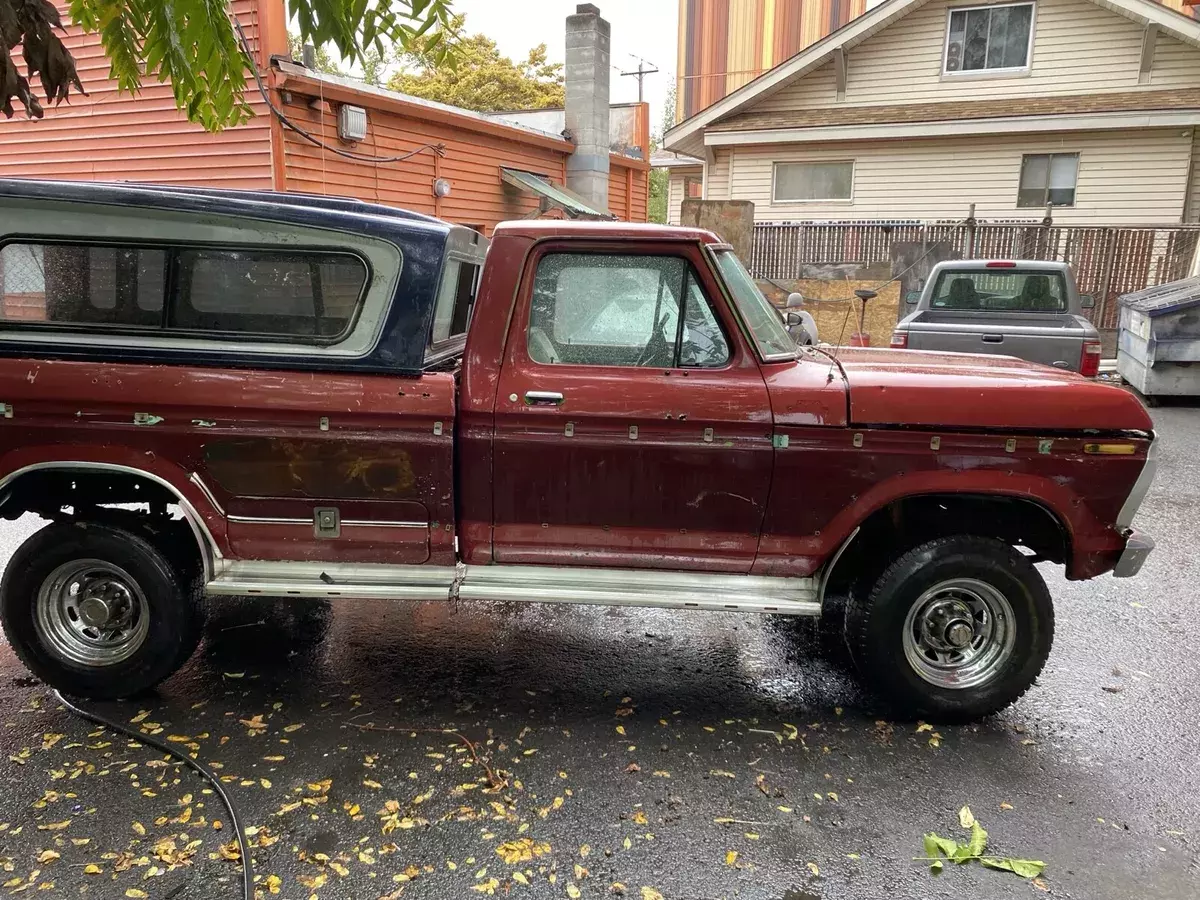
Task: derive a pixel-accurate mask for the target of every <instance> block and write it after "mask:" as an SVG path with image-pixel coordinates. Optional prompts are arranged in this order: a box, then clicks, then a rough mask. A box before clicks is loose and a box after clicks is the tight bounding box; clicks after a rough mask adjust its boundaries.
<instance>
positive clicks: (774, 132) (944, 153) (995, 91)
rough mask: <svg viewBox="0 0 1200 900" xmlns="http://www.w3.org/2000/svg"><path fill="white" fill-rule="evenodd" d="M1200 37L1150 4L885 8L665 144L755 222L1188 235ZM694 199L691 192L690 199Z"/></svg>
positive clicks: (716, 195)
mask: <svg viewBox="0 0 1200 900" xmlns="http://www.w3.org/2000/svg"><path fill="white" fill-rule="evenodd" d="M1197 126H1200V22H1197V21H1195V20H1193V19H1191V18H1188V17H1186V16H1183V15H1181V14H1179V13H1177V12H1174V11H1172V10H1170V9H1168V8H1166V7H1164V6H1161V5H1159V4H1158V3H1155V2H1153V0H998V2H993V3H987V2H980V0H886V2H884V3H882V4H880V5H878V6H876V7H875V8H873V9H871V10H869V11H868V12H866V13H865V14H864V15H862V16H860V17H859V18H857V19H855V20H853V21H852V22H850V23H849V24H848V25H846V26H844V27H843V28H841V29H839V30H838V31H835V32H834V33H832V34H830V35H829V36H828V37H826V38H824V39H823V40H821V41H819V42H817V43H816V44H813V45H812V46H810V47H808V48H807V49H805V50H803V51H802V52H800V53H798V54H797V55H796V56H793V57H792V58H791V59H789V60H788V61H786V62H784V63H782V64H781V65H779V66H776V67H775V68H774V69H772V70H771V71H769V72H767V73H765V74H764V75H762V76H760V77H759V78H757V79H755V80H754V81H752V82H750V83H748V84H746V85H745V86H744V87H742V88H740V89H739V90H737V91H735V92H734V93H732V94H730V95H728V96H727V97H725V98H724V99H722V100H720V101H718V102H717V103H715V104H713V105H712V106H710V107H708V108H707V109H705V110H703V111H702V112H700V113H698V114H697V115H695V116H693V117H692V118H690V119H687V120H686V121H684V122H681V123H680V124H679V125H677V126H676V127H675V128H673V129H671V130H670V131H668V132H667V133H666V135H665V137H664V144H665V146H666V147H667V148H668V149H669V150H673V151H675V152H676V153H678V154H680V155H686V156H690V157H694V158H695V159H696V160H698V161H699V163H700V165H699V167H696V166H695V165H693V167H692V168H690V169H687V168H678V167H675V166H672V167H671V172H672V174H671V193H670V198H671V204H670V214H671V215H672V217H673V218H672V219H671V221H678V210H679V206H678V200H677V198H680V199H681V198H682V197H683V195H684V193H685V191H686V189H687V188H686V186H685V185H686V179H687V178H689V177H695V176H696V175H700V176H701V184H702V188H701V190H702V193H703V196H704V197H705V198H706V199H710V200H721V199H734V200H752V201H754V204H755V217H756V219H757V220H758V221H761V222H803V221H814V220H815V221H864V220H866V221H879V220H891V221H896V220H921V221H928V220H942V219H961V218H964V217H965V216H966V215H967V213H968V208H969V204H971V203H974V204H975V208H976V216H978V217H979V218H981V219H989V220H1024V221H1029V220H1038V219H1041V217H1042V215H1043V214H1044V210H1045V208H1046V206H1047V204H1053V217H1054V220H1055V222H1056V223H1063V224H1096V225H1122V224H1127V225H1134V224H1136V225H1145V224H1156V225H1169V224H1177V223H1180V222H1195V221H1197V220H1198V219H1200V129H1198V128H1197ZM693 190H695V189H694V188H693Z"/></svg>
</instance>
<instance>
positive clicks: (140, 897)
mask: <svg viewBox="0 0 1200 900" xmlns="http://www.w3.org/2000/svg"><path fill="white" fill-rule="evenodd" d="M125 896H126V897H130V898H132V900H144V898H145V897H148V896H149V894H147V893H146V892H145V891H139V890H138V889H137V888H126V889H125Z"/></svg>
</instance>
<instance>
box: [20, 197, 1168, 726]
mask: <svg viewBox="0 0 1200 900" xmlns="http://www.w3.org/2000/svg"><path fill="white" fill-rule="evenodd" d="M0 209H2V210H3V211H4V213H5V215H4V217H3V219H2V221H3V222H4V223H5V224H4V225H3V226H0V231H2V233H0V266H2V267H3V270H4V273H3V274H4V279H3V285H4V292H3V296H2V297H0V312H2V313H3V318H2V319H0V391H3V398H4V400H5V406H4V410H5V418H3V419H2V420H0V515H4V516H6V517H8V518H15V517H18V516H21V515H24V514H26V513H33V514H36V515H39V516H42V517H43V518H45V519H47V520H49V522H50V524H49V525H48V526H47V527H46V528H45V529H43V530H42V531H41V532H39V533H38V534H36V535H34V536H33V537H32V538H30V539H29V541H28V542H27V543H26V544H25V545H23V546H22V547H21V548H20V550H19V551H18V553H17V555H16V556H15V557H14V560H13V563H12V564H11V565H10V566H9V568H8V570H7V571H6V573H5V576H4V582H3V584H2V585H0V618H2V619H3V622H4V627H5V629H6V632H7V634H8V635H9V638H10V641H11V642H12V644H13V646H14V648H15V649H16V651H17V652H18V653H19V654H20V655H21V658H22V659H23V660H24V661H25V662H26V664H27V665H28V666H29V667H30V669H31V670H32V671H34V672H35V673H36V674H38V675H39V676H40V677H42V678H44V679H46V680H47V681H48V682H50V683H51V684H53V685H55V686H57V687H60V688H62V689H64V690H68V691H71V692H75V693H81V694H88V695H92V696H123V695H127V694H129V693H133V692H136V691H137V690H141V689H145V688H147V687H149V686H151V685H153V684H154V683H156V682H157V681H159V680H161V679H162V678H165V677H167V676H168V675H169V674H170V673H171V672H173V671H174V670H175V669H176V668H177V667H178V666H179V665H181V664H182V663H183V661H185V660H186V659H187V657H188V655H190V653H191V652H192V650H193V649H194V648H195V646H196V642H197V641H198V639H199V630H198V628H199V624H198V623H199V619H200V616H201V612H202V606H201V604H200V603H199V602H198V598H200V597H203V596H207V597H209V598H213V599H214V600H216V601H217V602H219V599H218V598H220V597H224V596H237V595H263V596H273V597H286V598H289V599H292V600H294V601H295V602H298V603H302V602H304V601H305V600H306V599H311V598H323V599H335V598H336V599H354V598H376V599H386V600H394V601H397V602H402V601H407V600H434V599H440V600H447V599H455V600H457V599H465V600H505V601H514V602H546V603H566V604H571V603H585V604H592V603H600V604H609V605H614V606H654V607H662V608H670V609H681V610H710V611H727V610H732V611H742V612H754V613H769V614H778V615H791V616H820V615H827V614H830V613H829V609H830V606H831V605H830V604H829V603H828V600H829V598H831V597H833V596H839V597H845V598H848V600H847V604H846V613H845V621H844V623H839V624H840V625H841V626H842V627H844V629H845V632H846V636H847V640H848V642H849V644H850V646H851V648H852V650H853V652H854V656H855V660H856V662H857V663H858V665H859V667H860V669H861V671H862V673H863V676H864V678H865V679H866V680H867V682H868V683H869V684H871V685H872V686H873V687H875V688H876V689H877V690H878V691H879V692H880V693H882V694H883V695H885V696H886V697H888V698H889V699H890V700H891V701H893V702H894V703H895V705H896V706H897V708H898V709H899V710H901V711H903V712H904V713H905V714H916V715H927V716H932V715H937V716H942V717H944V718H971V717H976V716H979V715H984V714H987V713H989V712H993V711H995V710H996V709H999V708H1002V707H1003V706H1004V705H1006V704H1008V703H1010V702H1012V701H1013V700H1015V699H1016V698H1017V697H1019V696H1020V695H1021V693H1023V692H1024V691H1025V690H1026V689H1027V688H1028V687H1029V686H1030V684H1031V683H1032V681H1033V679H1034V677H1035V676H1036V674H1037V672H1038V671H1040V669H1041V666H1042V664H1043V663H1044V661H1045V659H1046V656H1047V655H1048V653H1049V651H1050V642H1051V638H1052V633H1053V608H1052V604H1051V600H1050V597H1049V593H1048V592H1047V590H1046V587H1045V584H1044V582H1043V581H1042V579H1041V576H1040V575H1039V573H1038V572H1037V570H1036V569H1035V568H1034V565H1033V563H1034V562H1038V561H1048V562H1052V563H1056V564H1060V565H1062V566H1064V567H1065V570H1066V572H1067V575H1068V577H1071V578H1079V579H1082V578H1092V577H1096V576H1099V575H1101V574H1104V573H1107V572H1115V574H1117V575H1122V576H1128V575H1133V574H1135V573H1136V572H1137V570H1138V568H1139V567H1140V565H1141V563H1142V561H1143V560H1144V559H1145V556H1146V554H1147V553H1148V552H1149V551H1150V548H1151V547H1152V542H1151V541H1150V540H1149V538H1147V537H1145V536H1144V535H1141V534H1139V533H1138V532H1136V531H1135V530H1134V529H1133V528H1132V520H1133V516H1134V514H1135V513H1136V510H1137V507H1138V504H1139V503H1140V501H1141V498H1142V497H1143V496H1144V495H1145V493H1146V491H1147V490H1148V488H1149V484H1150V479H1151V478H1152V476H1153V471H1154V467H1153V459H1152V447H1153V430H1152V422H1151V420H1150V419H1149V417H1148V415H1147V414H1146V412H1145V410H1144V409H1143V407H1142V406H1141V404H1140V403H1138V401H1137V400H1136V399H1135V398H1133V397H1132V396H1130V395H1128V394H1126V393H1125V392H1123V391H1120V390H1119V389H1116V388H1112V387H1110V386H1108V385H1102V384H1097V383H1095V382H1091V381H1087V380H1085V379H1081V378H1079V377H1078V376H1077V375H1074V374H1071V373H1066V372H1056V371H1054V370H1053V369H1047V368H1045V367H1041V366H1036V365H1033V364H1030V363H1025V362H1022V361H1020V360H1015V359H1009V358H1004V357H991V358H988V357H978V356H966V355H958V354H924V353H917V352H912V353H908V354H897V353H894V352H891V351H886V350H885V351H879V350H875V351H872V350H866V349H864V350H855V351H846V350H843V351H840V352H837V353H834V352H829V351H825V350H821V349H813V348H797V347H796V346H795V345H794V343H793V342H792V341H791V339H790V338H789V336H788V335H787V332H786V330H785V329H784V327H783V324H782V321H781V318H780V315H779V312H778V311H777V310H775V309H774V308H773V307H772V306H771V305H770V304H769V303H768V302H767V301H766V300H765V299H764V298H763V295H762V294H761V293H760V292H759V291H758V290H757V288H756V286H755V283H754V280H753V278H752V277H751V276H750V274H749V273H748V272H747V270H746V269H745V267H744V266H743V265H742V263H741V262H740V261H739V260H738V259H737V256H736V255H735V254H734V252H733V251H732V249H731V248H730V247H728V246H727V245H725V244H723V243H722V242H721V241H720V239H719V238H717V237H716V236H715V235H713V234H711V233H709V232H705V231H700V230H694V229H686V228H667V227H661V226H647V225H627V224H619V223H598V222H563V221H522V222H513V223H507V224H503V225H501V226H499V227H498V228H497V229H496V231H495V233H494V234H493V235H492V239H491V241H490V242H489V241H487V240H485V239H484V238H483V237H482V236H480V235H478V234H477V233H475V232H472V231H470V230H468V229H464V228H460V227H456V226H452V225H448V224H446V223H444V222H439V221H437V220H434V219H430V218H428V217H424V216H419V215H416V214H412V213H406V212H403V211H398V210H393V209H389V208H386V207H379V206H373V205H370V204H364V203H359V202H357V201H343V200H331V199H327V198H314V197H303V196H296V195H273V194H260V193H238V192H213V191H190V190H181V189H174V188H148V187H130V186H124V185H122V186H116V185H79V184H66V183H62V184H56V183H46V182H42V183H35V182H16V181H9V182H4V183H2V184H0ZM837 606H838V607H839V608H840V606H841V605H840V604H838V605H837Z"/></svg>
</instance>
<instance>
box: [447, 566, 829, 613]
mask: <svg viewBox="0 0 1200 900" xmlns="http://www.w3.org/2000/svg"><path fill="white" fill-rule="evenodd" d="M459 596H460V597H463V598H464V599H469V600H500V601H518V602H521V601H523V602H529V603H566V604H599V605H604V606H651V607H658V608H661V609H705V610H718V611H719V610H725V611H730V610H732V611H739V612H757V613H778V614H781V615H794V616H816V615H820V612H821V607H820V604H819V603H817V600H816V585H815V583H814V581H813V579H812V578H775V577H765V576H758V575H726V574H719V573H707V572H662V571H651V570H646V569H589V568H575V567H558V566H504V565H499V566H468V567H467V572H466V576H465V577H464V578H463V581H462V585H461V586H460V588H459Z"/></svg>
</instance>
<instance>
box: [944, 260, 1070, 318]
mask: <svg viewBox="0 0 1200 900" xmlns="http://www.w3.org/2000/svg"><path fill="white" fill-rule="evenodd" d="M930 298H931V299H930V306H931V307H932V308H933V309H948V310H985V311H988V312H1050V313H1055V312H1066V310H1067V285H1066V282H1065V280H1064V279H1063V276H1062V274H1061V273H1060V272H1050V271H1041V272H1036V271H1035V272H1031V271H1023V272H1022V271H1014V270H1007V271H1006V270H1004V269H994V268H993V269H984V268H981V269H978V270H969V269H951V270H949V271H946V272H942V273H940V274H939V275H938V280H937V283H936V284H935V285H934V287H933V292H932V294H931V295H930Z"/></svg>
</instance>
